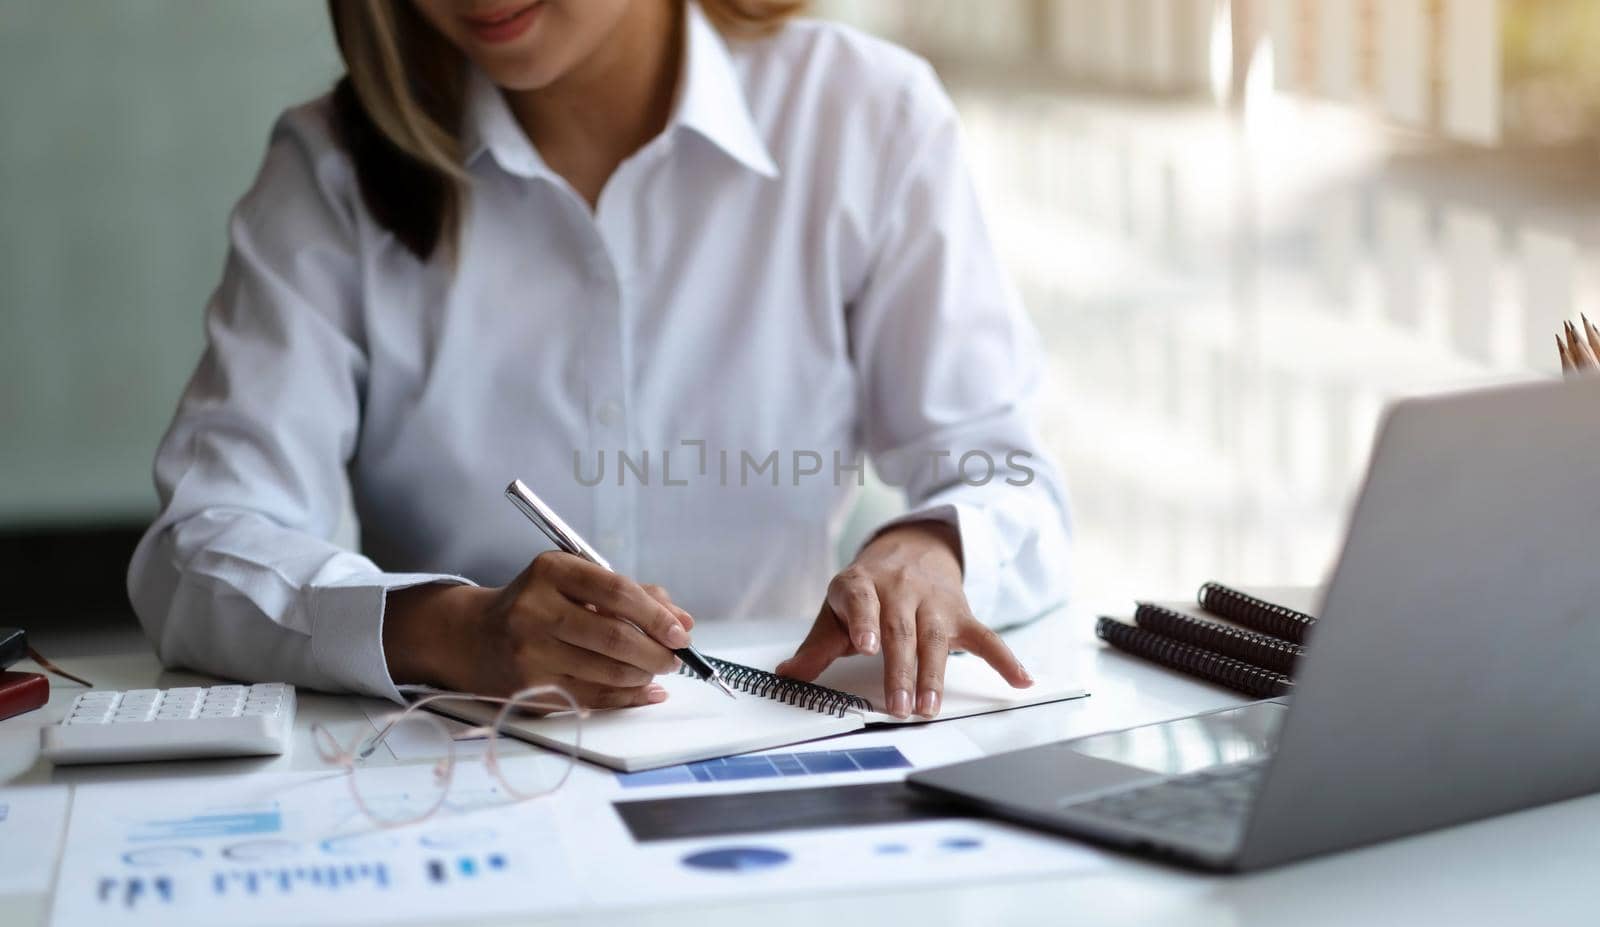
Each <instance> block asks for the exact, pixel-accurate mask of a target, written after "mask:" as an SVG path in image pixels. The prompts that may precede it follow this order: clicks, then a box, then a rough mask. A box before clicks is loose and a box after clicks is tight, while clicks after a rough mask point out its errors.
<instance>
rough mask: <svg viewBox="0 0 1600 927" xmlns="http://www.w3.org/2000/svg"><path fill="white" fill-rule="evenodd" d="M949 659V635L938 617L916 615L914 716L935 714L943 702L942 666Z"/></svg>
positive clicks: (927, 613) (925, 613)
mask: <svg viewBox="0 0 1600 927" xmlns="http://www.w3.org/2000/svg"><path fill="white" fill-rule="evenodd" d="M949 656H950V634H949V632H948V631H947V630H946V629H945V626H944V625H943V624H942V623H941V621H940V616H939V615H937V614H934V613H933V612H931V611H929V610H928V609H920V610H919V611H918V612H917V714H919V715H921V716H923V717H924V718H932V717H935V716H937V715H938V714H939V703H940V702H941V701H942V700H943V698H944V663H945V660H946V659H947V658H948V657H949Z"/></svg>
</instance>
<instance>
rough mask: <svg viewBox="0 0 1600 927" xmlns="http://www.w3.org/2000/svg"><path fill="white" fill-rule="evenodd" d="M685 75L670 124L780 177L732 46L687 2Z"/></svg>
mask: <svg viewBox="0 0 1600 927" xmlns="http://www.w3.org/2000/svg"><path fill="white" fill-rule="evenodd" d="M687 7H688V13H687V23H686V24H685V25H686V28H685V30H684V31H685V32H686V33H687V34H686V36H685V40H684V44H685V49H684V56H683V57H684V64H683V74H682V76H680V77H679V78H678V99H677V102H676V104H675V105H674V107H673V114H672V123H673V124H675V125H680V126H683V127H684V128H687V129H692V130H693V131H695V132H697V133H699V134H700V135H702V136H704V137H705V138H706V139H707V140H708V141H710V142H711V143H712V144H714V145H716V146H717V147H718V148H721V149H722V150H723V151H724V152H726V153H727V154H728V156H729V157H731V158H733V159H734V160H736V161H738V162H739V163H740V164H743V165H744V166H745V167H748V168H750V169H751V170H752V171H755V172H756V173H757V174H760V175H762V176H763V177H776V176H778V165H777V164H776V163H774V162H773V160H772V155H771V154H769V153H768V151H767V146H766V144H765V143H764V142H762V141H761V133H760V132H759V131H758V130H757V129H756V125H755V120H754V119H753V118H752V116H751V114H750V105H749V103H748V101H746V100H745V97H744V90H743V88H742V87H741V86H740V83H739V75H738V73H737V72H736V71H734V68H733V59H732V58H731V57H729V54H728V45H727V43H726V42H725V41H723V38H722V35H721V34H720V33H718V32H717V29H716V27H715V26H713V25H711V20H709V19H707V18H706V14H705V11H703V10H701V9H700V4H698V3H689V4H687Z"/></svg>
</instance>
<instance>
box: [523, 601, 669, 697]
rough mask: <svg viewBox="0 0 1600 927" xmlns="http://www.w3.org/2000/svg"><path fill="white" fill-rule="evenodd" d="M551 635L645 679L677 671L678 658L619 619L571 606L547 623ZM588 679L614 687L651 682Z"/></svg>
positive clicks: (647, 680) (643, 680)
mask: <svg viewBox="0 0 1600 927" xmlns="http://www.w3.org/2000/svg"><path fill="white" fill-rule="evenodd" d="M550 633H551V634H553V635H554V636H555V638H556V640H558V641H561V642H564V643H566V644H568V645H571V646H573V647H575V648H577V649H579V650H582V651H583V652H585V653H592V654H594V655H595V656H598V657H602V658H605V659H607V660H609V661H611V662H614V663H618V664H620V665H625V666H629V667H632V668H634V669H636V670H638V671H639V672H640V673H643V674H644V675H645V676H647V677H648V676H659V675H661V674H663V673H671V672H674V671H676V670H677V668H678V658H677V657H675V656H673V655H672V651H670V650H668V649H667V648H665V647H663V646H661V645H660V644H659V643H657V642H655V641H654V640H651V639H650V638H649V637H646V636H645V634H644V632H642V631H640V630H639V629H638V628H636V627H634V626H633V625H631V624H629V623H628V622H626V621H623V620H622V619H620V618H616V617H613V616H611V615H602V614H598V613H596V612H591V611H589V610H588V609H584V608H579V607H578V606H576V605H571V604H570V603H569V605H568V606H567V607H566V608H563V609H562V610H560V611H559V612H557V613H556V615H555V616H554V618H553V620H552V621H551V623H550ZM578 675H582V674H578ZM589 678H594V679H595V680H596V681H597V682H608V683H609V684H610V685H616V686H621V685H629V686H633V685H644V684H645V683H647V682H649V681H650V680H649V679H648V678H646V679H638V680H635V681H632V682H618V681H611V680H607V679H604V678H599V677H589Z"/></svg>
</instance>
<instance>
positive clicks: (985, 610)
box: [862, 502, 1005, 625]
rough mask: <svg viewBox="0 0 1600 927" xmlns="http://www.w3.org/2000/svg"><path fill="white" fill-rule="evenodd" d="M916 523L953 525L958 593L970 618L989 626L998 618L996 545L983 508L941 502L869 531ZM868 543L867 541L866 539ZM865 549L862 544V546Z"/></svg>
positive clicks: (968, 504)
mask: <svg viewBox="0 0 1600 927" xmlns="http://www.w3.org/2000/svg"><path fill="white" fill-rule="evenodd" d="M918 521H937V522H942V523H944V524H947V525H951V526H954V528H955V529H956V534H957V535H959V536H960V538H961V591H962V592H963V593H965V594H966V597H967V607H968V608H970V609H972V614H973V617H975V618H977V619H978V620H979V621H981V622H983V623H984V624H986V625H993V624H994V623H995V622H996V621H997V620H999V616H997V615H995V614H994V609H995V605H996V604H997V599H998V596H999V583H1000V571H1001V569H1003V568H1004V566H1005V564H1003V563H1001V562H1000V545H999V544H998V543H997V541H996V539H995V532H994V525H993V524H992V523H991V522H990V520H989V516H988V515H986V514H985V513H984V511H983V509H981V508H979V507H978V506H975V505H972V504H970V503H967V502H944V503H939V504H937V505H930V506H928V507H926V508H921V509H913V510H912V511H909V512H907V513H905V514H904V515H901V516H899V517H897V518H894V519H891V520H889V521H887V522H885V523H884V524H883V525H881V526H880V527H879V528H878V530H876V531H874V532H872V537H873V538H876V537H877V536H878V535H880V534H882V533H883V532H885V531H887V530H889V529H890V528H893V527H895V526H896V525H904V524H908V523H911V522H918ZM868 543H871V540H870V539H869V540H868ZM862 546H865V545H862Z"/></svg>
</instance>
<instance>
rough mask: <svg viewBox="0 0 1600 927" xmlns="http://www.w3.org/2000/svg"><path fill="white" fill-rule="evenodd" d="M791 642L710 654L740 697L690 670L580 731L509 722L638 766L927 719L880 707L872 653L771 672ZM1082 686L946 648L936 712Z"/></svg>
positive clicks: (463, 712)
mask: <svg viewBox="0 0 1600 927" xmlns="http://www.w3.org/2000/svg"><path fill="white" fill-rule="evenodd" d="M792 652H793V648H792V647H786V646H780V647H761V648H749V649H742V650H730V651H727V652H725V653H724V654H723V656H722V657H721V658H718V657H710V656H709V655H708V658H709V659H710V660H711V661H712V662H713V663H715V664H717V669H718V670H719V671H720V672H721V673H722V675H723V678H724V680H725V681H726V682H727V683H728V685H729V686H731V687H733V688H734V689H736V690H738V692H739V697H738V698H737V699H732V700H730V699H729V698H728V697H727V696H725V695H723V694H722V693H720V692H718V691H717V690H716V689H714V688H712V687H711V686H709V685H707V684H705V683H703V682H701V681H700V680H698V679H695V678H694V677H692V676H685V675H678V676H665V677H662V678H660V679H658V680H657V682H658V683H659V684H660V685H661V686H663V687H664V688H665V689H666V690H667V692H668V696H669V697H668V698H667V700H666V701H665V702H662V703H661V704H659V705H645V706H642V707H638V708H624V709H620V710H617V711H600V712H594V713H591V714H590V715H589V717H588V718H586V719H584V721H583V724H582V730H581V732H579V731H577V730H576V722H575V720H574V719H573V718H572V717H570V716H564V715H554V716H551V717H547V718H529V719H527V720H523V721H518V722H515V723H514V725H512V727H511V730H510V731H509V733H511V734H513V735H514V736H516V737H519V738H522V739H524V740H528V741H531V742H533V743H536V744H541V745H543V746H547V747H554V748H557V749H563V748H567V747H570V745H571V744H572V743H573V740H574V736H575V735H577V734H579V733H581V737H579V738H578V744H579V750H578V755H579V756H581V757H583V758H584V759H586V760H589V761H591V762H594V763H599V764H600V765H602V766H609V767H611V768H612V769H619V770H622V771H623V772H635V771H638V770H641V769H654V768H656V767H659V766H673V765H676V764H678V763H693V762H697V761H699V760H709V759H713V758H715V757H721V756H730V755H732V754H735V753H747V752H749V751H751V750H766V749H768V748H771V747H781V746H785V745H787V744H793V743H800V742H801V741H807V740H816V739H818V738H821V737H830V736H833V735H835V734H845V733H849V732H851V731H858V730H861V729H863V728H868V727H877V726H881V725H891V724H915V723H925V722H924V720H923V719H921V718H918V717H916V716H912V717H911V718H909V719H907V720H904V721H901V720H899V719H897V718H895V717H894V716H892V715H890V714H888V713H887V712H885V711H883V662H882V658H881V657H877V656H871V657H868V656H855V657H845V658H843V659H841V660H838V661H835V662H834V664H833V665H832V666H830V667H828V669H827V670H826V671H824V672H823V674H822V676H821V677H820V678H818V679H817V681H816V683H814V684H813V683H804V682H800V681H798V680H794V679H786V678H784V677H782V676H778V675H775V674H773V673H771V672H769V671H767V670H765V669H762V668H761V667H771V666H777V665H778V663H780V662H781V661H783V660H784V659H786V658H787V657H788V656H790V654H791V653H792ZM1087 694H1088V693H1087V692H1085V691H1084V690H1082V689H1077V688H1073V687H1071V686H1068V685H1065V684H1064V683H1062V682H1061V681H1059V680H1056V681H1052V680H1050V679H1048V678H1038V677H1036V678H1035V681H1034V684H1033V685H1032V686H1031V687H1029V688H1027V689H1013V688H1011V686H1009V685H1007V684H1006V682H1005V680H1003V679H1001V678H1000V676H999V674H998V673H996V672H995V671H994V670H993V669H991V668H990V667H989V665H988V664H987V663H984V662H983V661H982V660H980V659H979V658H977V657H975V656H972V655H970V654H951V656H950V661H949V662H948V663H947V664H946V665H945V685H944V703H943V706H942V707H941V709H940V711H939V717H938V719H937V720H940V721H945V720H949V719H952V718H965V717H969V716H971V715H981V714H987V713H989V712H994V711H1005V710H1007V709H1011V708H1022V707H1024V706H1027V705H1039V704H1043V703H1045V702H1057V701H1063V700H1065V699H1071V698H1081V697H1082V696H1085V695H1087ZM442 713H444V714H448V715H450V716H452V717H456V718H459V719H461V720H463V721H469V722H472V723H475V724H486V723H489V722H490V721H491V720H492V719H493V716H494V714H495V711H494V708H493V707H492V706H487V705H482V704H471V703H466V704H455V705H450V706H449V707H448V709H445V710H442Z"/></svg>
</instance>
